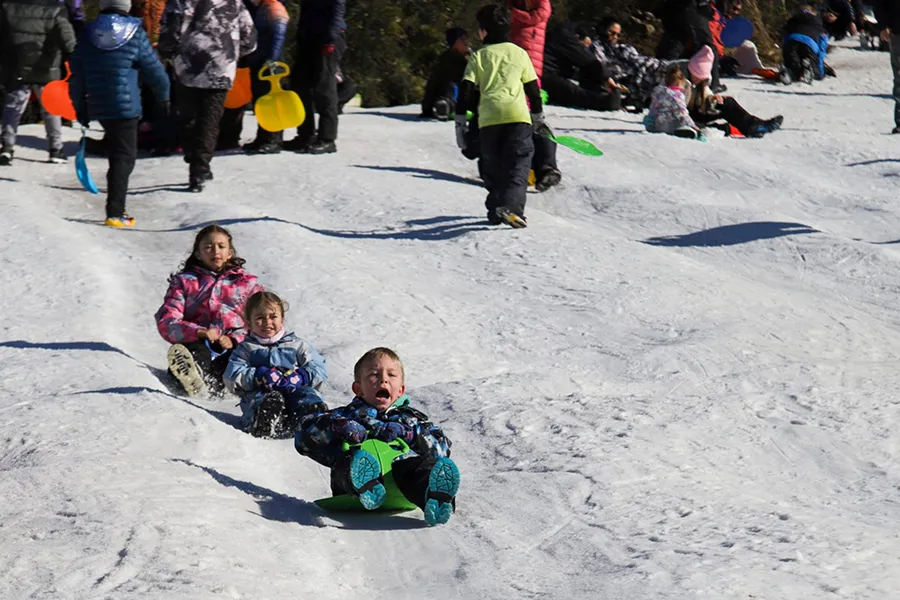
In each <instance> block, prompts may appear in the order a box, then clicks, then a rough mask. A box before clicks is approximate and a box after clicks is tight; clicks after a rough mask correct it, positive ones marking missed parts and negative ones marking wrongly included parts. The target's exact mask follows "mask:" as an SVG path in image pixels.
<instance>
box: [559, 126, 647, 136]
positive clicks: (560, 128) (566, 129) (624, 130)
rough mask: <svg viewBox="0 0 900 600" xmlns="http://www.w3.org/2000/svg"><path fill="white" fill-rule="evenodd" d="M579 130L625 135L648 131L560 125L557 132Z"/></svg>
mask: <svg viewBox="0 0 900 600" xmlns="http://www.w3.org/2000/svg"><path fill="white" fill-rule="evenodd" d="M578 131H585V132H590V133H618V134H620V135H624V134H626V133H647V131H646V130H645V129H588V128H586V127H584V128H582V127H576V128H572V129H570V128H563V127H558V128H557V129H556V132H557V133H560V132H562V133H569V132H578Z"/></svg>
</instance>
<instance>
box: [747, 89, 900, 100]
mask: <svg viewBox="0 0 900 600" xmlns="http://www.w3.org/2000/svg"><path fill="white" fill-rule="evenodd" d="M756 91H760V92H763V93H765V94H782V95H785V96H826V97H827V96H831V97H834V98H878V99H880V100H893V99H894V97H893V96H892V95H890V94H861V93H860V94H829V93H826V92H792V91H788V90H773V89H767V88H762V89H759V90H756Z"/></svg>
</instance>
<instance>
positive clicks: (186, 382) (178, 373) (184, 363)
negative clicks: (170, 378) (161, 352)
mask: <svg viewBox="0 0 900 600" xmlns="http://www.w3.org/2000/svg"><path fill="white" fill-rule="evenodd" d="M168 358H169V371H171V373H172V375H174V376H175V379H177V380H178V383H180V384H181V387H183V388H184V391H185V392H187V395H188V396H197V395H199V394H202V393H203V392H205V391H206V383H205V382H204V381H203V374H202V373H201V372H200V367H198V366H197V363H196V362H194V357H193V356H192V355H191V351H190V350H188V349H187V348H186V347H184V346H182V345H181V344H175V345H173V346H172V347H171V348H169V355H168Z"/></svg>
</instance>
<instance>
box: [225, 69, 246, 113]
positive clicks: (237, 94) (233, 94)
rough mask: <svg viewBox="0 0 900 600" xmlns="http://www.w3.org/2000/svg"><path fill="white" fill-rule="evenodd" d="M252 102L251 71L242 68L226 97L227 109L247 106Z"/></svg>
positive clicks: (238, 71)
mask: <svg viewBox="0 0 900 600" xmlns="http://www.w3.org/2000/svg"><path fill="white" fill-rule="evenodd" d="M251 100H253V90H252V89H251V87H250V69H249V68H247V67H241V68H240V69H238V70H237V74H235V76H234V85H233V86H231V89H230V90H228V95H227V96H225V108H240V107H242V106H247V105H248V104H250V101H251Z"/></svg>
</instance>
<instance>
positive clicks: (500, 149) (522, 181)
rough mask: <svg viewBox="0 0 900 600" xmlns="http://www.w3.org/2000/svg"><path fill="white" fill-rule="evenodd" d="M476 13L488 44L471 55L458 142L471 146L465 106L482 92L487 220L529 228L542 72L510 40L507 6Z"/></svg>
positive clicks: (480, 121)
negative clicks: (529, 190)
mask: <svg viewBox="0 0 900 600" xmlns="http://www.w3.org/2000/svg"><path fill="white" fill-rule="evenodd" d="M475 18H476V20H477V21H478V27H479V31H478V33H479V35H480V36H481V40H482V42H483V43H484V46H483V47H482V48H481V49H480V50H478V51H477V52H475V53H474V54H473V55H472V58H470V59H469V65H468V66H467V67H466V73H465V75H464V76H463V82H462V86H461V87H460V94H459V96H460V98H459V102H458V104H457V107H456V143H457V145H458V146H459V148H460V149H461V150H465V149H466V145H467V141H466V110H467V109H468V108H469V106H470V105H472V98H473V97H474V96H475V93H476V91H477V92H478V95H479V101H478V127H479V129H478V139H479V144H480V146H481V158H482V167H483V168H482V170H481V171H482V173H481V175H482V179H483V181H484V187H486V188H487V190H488V197H487V200H486V201H485V206H486V207H487V211H488V214H487V218H488V222H489V223H491V224H492V225H499V224H500V223H506V224H507V225H509V226H511V227H515V228H521V227H526V226H527V221H526V220H525V199H526V198H525V193H526V190H527V188H528V172H529V171H530V170H531V159H532V156H533V155H534V143H533V141H532V134H533V133H534V132H536V131H539V130H541V129H542V128H544V127H545V126H544V113H543V105H542V103H541V92H540V88H539V87H538V82H537V74H536V73H535V72H534V66H533V65H532V64H531V58H530V57H529V56H528V53H527V52H525V50H523V49H522V48H520V47H518V46H516V45H515V44H513V43H512V42H510V41H508V39H507V35H508V32H509V18H508V16H507V13H506V9H505V8H503V7H501V6H497V5H492V4H489V5H487V6H485V7H483V8H482V9H481V10H479V11H478V14H477V15H476V16H475ZM585 51H587V49H585ZM526 97H527V98H528V100H527V101H526ZM529 104H530V113H531V114H530V115H529Z"/></svg>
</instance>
